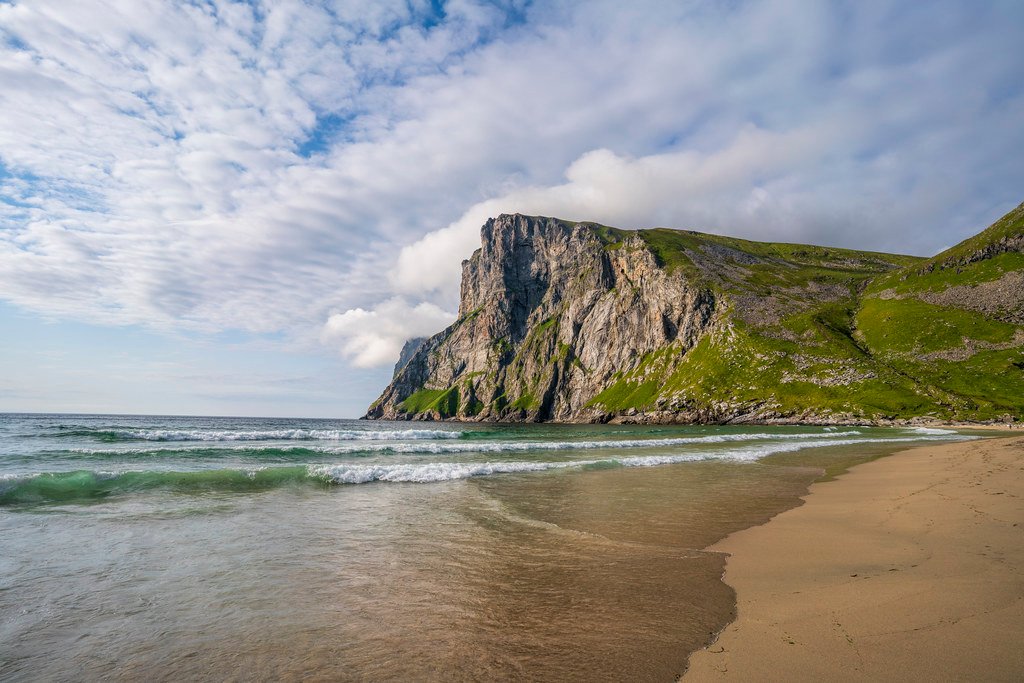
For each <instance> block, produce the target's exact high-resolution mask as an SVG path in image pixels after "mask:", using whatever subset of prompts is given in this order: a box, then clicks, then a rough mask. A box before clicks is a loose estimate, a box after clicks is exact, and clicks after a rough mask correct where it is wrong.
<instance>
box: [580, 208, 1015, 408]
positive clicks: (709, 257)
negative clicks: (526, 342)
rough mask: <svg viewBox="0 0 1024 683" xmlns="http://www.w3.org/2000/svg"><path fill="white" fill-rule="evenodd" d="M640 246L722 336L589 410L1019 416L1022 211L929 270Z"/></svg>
mask: <svg viewBox="0 0 1024 683" xmlns="http://www.w3.org/2000/svg"><path fill="white" fill-rule="evenodd" d="M639 234H640V236H641V237H642V238H643V239H644V241H645V242H646V243H647V244H648V245H649V246H650V248H651V250H652V251H653V252H654V253H655V254H656V256H657V257H658V260H659V261H660V262H661V263H663V264H664V265H665V266H666V267H667V268H670V269H671V268H677V269H683V270H685V271H687V272H688V273H689V274H691V275H696V276H697V277H700V278H701V279H702V280H703V281H704V282H707V283H709V285H710V286H711V287H712V288H713V289H715V290H717V291H719V292H721V293H722V294H724V295H725V296H724V297H723V299H725V300H727V301H729V302H730V305H731V307H732V310H731V311H730V316H729V317H730V320H729V324H727V325H725V326H723V327H721V328H719V329H717V330H715V331H713V332H712V333H711V334H708V335H706V336H705V337H704V338H703V339H701V341H700V343H699V344H698V345H697V346H696V347H695V348H693V349H691V350H690V351H689V352H687V353H685V354H679V353H678V350H675V351H674V350H673V349H672V348H671V347H667V348H665V349H662V350H659V351H655V352H653V353H650V354H648V355H647V356H646V357H645V358H644V359H642V361H641V362H640V364H639V365H638V366H637V367H636V368H635V369H634V370H632V371H629V372H626V373H623V374H622V375H621V376H620V377H619V378H618V379H617V381H616V382H615V383H614V384H612V385H611V386H609V387H608V388H607V389H605V390H604V391H602V392H601V393H600V394H598V395H597V396H596V397H595V398H594V399H593V400H592V404H593V405H594V406H595V407H599V408H601V409H603V410H606V411H608V412H612V413H621V412H628V411H631V410H637V411H651V410H664V409H669V410H678V409H679V407H680V405H682V406H689V407H693V408H697V409H700V408H708V409H714V407H715V406H716V405H717V404H722V403H728V404H733V405H736V404H741V405H744V406H746V407H747V408H748V409H751V410H761V411H762V412H763V411H764V410H765V409H768V410H770V411H773V412H776V413H778V414H779V415H796V416H799V415H801V414H805V413H806V414H814V415H819V416H820V415H822V414H836V415H846V416H850V417H854V418H870V419H879V418H882V419H895V418H912V417H934V418H937V419H965V420H966V419H969V420H989V419H995V418H999V417H1003V416H1005V415H1015V416H1021V415H1022V414H1024V310H1022V306H1024V288H1022V284H1021V283H1022V274H1024V253H1021V251H1022V249H1021V242H1022V235H1024V205H1022V207H1018V208H1017V209H1016V210H1015V211H1013V212H1011V213H1010V214H1008V215H1007V216H1005V217H1004V218H1003V219H1001V220H1000V221H999V222H997V223H996V224H994V225H993V226H992V227H990V228H989V229H987V230H985V231H984V232H982V233H980V234H978V235H976V236H975V237H972V238H970V239H968V240H965V241H964V242H962V243H961V244H958V245H957V246H955V247H953V248H951V249H949V250H947V251H944V252H943V253H941V254H939V255H938V256H936V257H934V258H932V259H918V258H914V257H907V256H892V255H887V254H876V253H871V252H857V251H848V250H841V249H830V248H822V247H808V246H802V245H790V244H771V243H757V242H748V241H745V240H738V239H733V238H726V237H718V236H713V235H703V234H700V233H691V232H682V231H673V230H644V231H640V233H639Z"/></svg>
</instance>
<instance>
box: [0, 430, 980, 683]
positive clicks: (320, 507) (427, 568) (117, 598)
mask: <svg viewBox="0 0 1024 683" xmlns="http://www.w3.org/2000/svg"><path fill="white" fill-rule="evenodd" d="M962 438H969V437H965V436H962V435H958V434H957V433H955V432H952V431H949V430H933V429H878V428H864V427H829V428H818V427H771V428H769V427H706V426H622V425H573V426H569V425H500V426H499V425H477V424H472V425H455V424H431V423H404V422H403V423H386V422H360V421H354V420H298V419H264V418H260V419H254V418H208V417H151V416H112V415H10V414H8V415H0V679H3V680H16V681H19V680H25V681H29V680H101V679H102V680H139V679H144V680H182V679H197V678H202V679H217V680H253V679H263V680H298V679H302V680H399V679H401V680H494V679H501V680H565V679H566V678H589V679H590V680H623V679H634V680H671V678H672V677H674V676H675V675H676V674H678V673H679V672H681V671H682V670H683V669H684V667H685V662H686V657H687V655H688V654H689V652H690V651H692V650H693V649H695V648H698V647H700V646H702V645H703V644H704V643H705V642H707V639H708V638H709V637H710V636H711V635H712V634H713V633H714V632H716V631H717V630H718V629H720V628H721V627H722V626H724V624H725V623H727V621H728V619H729V618H730V616H731V614H732V610H733V607H734V596H733V595H732V592H731V590H730V589H729V588H728V587H727V586H725V585H724V584H723V583H722V582H721V581H720V576H721V572H722V567H723V562H724V560H723V558H722V557H721V556H720V555H718V554H716V553H709V552H706V551H704V550H702V549H703V548H704V547H706V546H707V545H708V544H710V543H713V542H714V541H716V540H718V539H719V538H722V537H723V536H725V535H726V534H728V533H731V532H732V531H734V530H737V529H741V528H744V527H747V526H750V525H752V524H757V523H760V522H763V521H765V520H766V519H768V518H770V517H771V516H772V515H774V514H776V513H778V512H779V511H781V510H784V509H786V508H788V507H791V506H793V505H794V504H796V502H797V500H798V497H799V496H800V495H801V494H802V493H803V492H804V491H805V490H806V487H807V486H808V485H809V483H810V482H812V481H813V480H814V479H816V478H817V477H818V476H820V475H821V473H822V472H823V471H825V470H831V469H837V468H842V467H845V466H848V465H850V464H853V463H856V462H859V461H862V460H865V459H868V458H872V457H877V456H879V455H882V454H885V453H888V452H892V451H893V450H898V449H900V448H905V447H907V446H913V445H915V444H922V443H929V442H936V441H943V440H951V439H962Z"/></svg>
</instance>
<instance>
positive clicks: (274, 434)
mask: <svg viewBox="0 0 1024 683" xmlns="http://www.w3.org/2000/svg"><path fill="white" fill-rule="evenodd" d="M114 433H115V434H116V435H117V436H118V437H120V438H122V439H138V440H140V441H384V440H403V441H404V440H418V439H458V438H459V437H460V436H461V435H462V433H461V432H458V431H454V430H447V429H396V430H384V431H381V430H361V429H264V430H251V431H229V430H221V431H211V430H194V429H131V430H119V431H116V432H114Z"/></svg>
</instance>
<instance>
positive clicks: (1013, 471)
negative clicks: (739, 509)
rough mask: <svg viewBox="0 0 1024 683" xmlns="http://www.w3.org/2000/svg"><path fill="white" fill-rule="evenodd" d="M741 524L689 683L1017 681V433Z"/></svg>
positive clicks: (1022, 502) (1022, 624) (850, 480)
mask: <svg viewBox="0 0 1024 683" xmlns="http://www.w3.org/2000/svg"><path fill="white" fill-rule="evenodd" d="M805 500H806V503H805V504H804V505H802V506H801V507H798V508H794V509H791V510H788V511H786V512H784V513H782V514H780V515H778V516H777V517H775V518H774V519H773V520H771V521H770V522H769V523H767V524H765V525H763V526H760V527H754V528H750V529H746V530H744V531H740V532H737V533H735V534H733V535H731V536H729V537H728V538H726V539H725V540H723V541H721V542H719V543H717V544H715V545H714V546H711V548H709V550H714V551H720V552H723V553H728V554H729V558H728V561H727V564H726V573H725V577H724V578H725V581H726V583H728V584H729V585H730V586H732V587H733V588H734V589H735V590H736V593H737V609H738V615H739V616H738V618H737V620H736V621H734V622H733V623H732V624H730V625H729V626H727V627H726V628H725V630H724V631H723V632H722V633H721V634H720V637H719V638H718V640H717V641H716V642H715V643H714V644H713V645H711V646H710V647H708V648H707V649H705V650H702V651H699V652H696V653H694V654H693V656H692V657H691V660H690V668H689V670H688V672H687V674H686V676H685V678H684V680H687V681H704V680H737V681H764V680H776V681H779V680H785V681H811V680H817V681H821V680H829V681H869V680H903V681H924V680H929V681H934V680H944V681H959V680H963V681H967V680H986V681H1004V680H1005V681H1011V680H1013V681H1019V680H1024V438H1022V437H1021V436H1015V437H1009V438H993V439H986V440H982V441H973V442H966V443H957V444H948V445H938V446H929V447H922V448H915V449H913V450H909V451H904V452H901V453H898V454H896V455H894V456H892V457H888V458H884V459H881V460H876V461H873V462H868V463H865V464H862V465H859V466H857V467H855V468H854V469H853V470H851V471H850V472H849V473H847V474H844V475H842V476H841V477H840V478H839V479H837V480H835V481H826V482H820V483H818V484H815V485H814V486H813V487H812V488H811V492H810V494H808V496H807V497H806V498H805Z"/></svg>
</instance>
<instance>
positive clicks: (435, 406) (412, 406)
mask: <svg viewBox="0 0 1024 683" xmlns="http://www.w3.org/2000/svg"><path fill="white" fill-rule="evenodd" d="M399 405H400V406H401V408H402V410H403V411H404V412H406V413H425V412H427V411H430V410H436V411H437V413H438V415H440V416H441V417H453V416H455V415H458V413H459V390H458V388H457V387H449V388H448V389H420V390H419V391H417V392H415V393H413V394H412V395H410V396H409V397H408V398H407V399H405V400H404V401H402V402H401V403H400V404H399ZM478 412H479V411H478Z"/></svg>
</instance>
